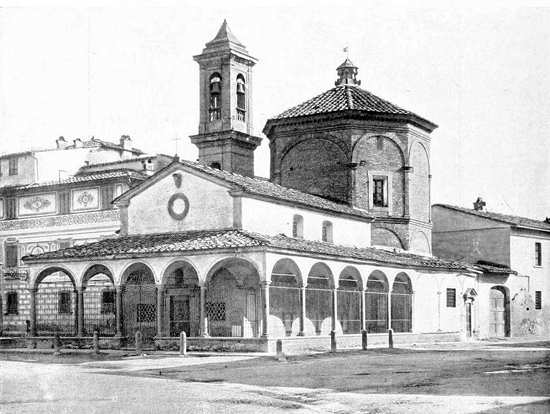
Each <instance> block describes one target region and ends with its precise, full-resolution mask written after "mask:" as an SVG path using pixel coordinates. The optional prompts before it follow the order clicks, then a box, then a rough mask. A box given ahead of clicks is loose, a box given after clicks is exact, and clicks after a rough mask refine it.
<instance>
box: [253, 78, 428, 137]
mask: <svg viewBox="0 0 550 414" xmlns="http://www.w3.org/2000/svg"><path fill="white" fill-rule="evenodd" d="M342 111H355V112H364V113H369V114H375V115H376V114H378V115H393V116H398V117H401V118H403V117H404V118H410V119H411V120H413V121H414V120H416V121H417V123H420V124H422V125H425V126H428V127H430V128H429V129H430V130H433V129H435V128H436V127H437V126H436V125H435V124H432V123H431V122H430V121H428V120H426V119H424V118H422V117H420V116H418V115H416V114H414V113H413V112H410V111H407V110H406V109H403V108H400V107H399V106H397V105H394V104H392V103H391V102H388V101H386V100H384V99H382V98H379V97H378V96H376V95H374V94H372V93H371V92H368V91H366V90H364V89H361V88H360V87H358V86H356V85H349V84H346V85H340V86H337V87H335V88H332V89H329V90H328V91H326V92H323V93H322V94H320V95H317V96H316V97H314V98H312V99H310V100H308V101H306V102H304V103H301V104H300V105H297V106H295V107H293V108H290V109H288V110H286V111H284V112H283V113H281V114H279V115H277V116H276V117H274V118H272V119H269V120H268V121H267V122H268V124H269V123H270V122H274V121H277V120H282V119H289V118H298V117H305V116H311V115H319V114H329V113H334V112H342ZM268 124H266V128H267V125H268ZM264 132H265V129H264Z"/></svg>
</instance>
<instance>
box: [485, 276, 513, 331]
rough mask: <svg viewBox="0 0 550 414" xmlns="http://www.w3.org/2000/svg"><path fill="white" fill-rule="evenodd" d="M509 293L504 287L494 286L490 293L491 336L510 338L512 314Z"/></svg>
mask: <svg viewBox="0 0 550 414" xmlns="http://www.w3.org/2000/svg"><path fill="white" fill-rule="evenodd" d="M509 306H510V305H509V299H508V292H507V290H506V288H505V287H503V286H493V287H492V288H491V290H490V291H489V336H490V337H494V338H502V337H505V336H510V312H509Z"/></svg>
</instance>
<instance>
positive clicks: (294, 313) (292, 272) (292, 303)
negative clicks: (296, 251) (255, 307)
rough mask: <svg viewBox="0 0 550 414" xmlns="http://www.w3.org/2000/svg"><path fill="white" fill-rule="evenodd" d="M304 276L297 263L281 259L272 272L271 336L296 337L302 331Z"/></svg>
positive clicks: (270, 289)
mask: <svg viewBox="0 0 550 414" xmlns="http://www.w3.org/2000/svg"><path fill="white" fill-rule="evenodd" d="M301 279H302V276H301V274H300V269H298V266H297V265H296V263H294V262H293V261H292V260H290V259H281V260H279V261H278V262H277V263H276V264H275V266H273V271H272V272H271V285H270V286H269V314H270V316H271V318H270V321H271V322H270V331H271V332H270V334H272V335H273V336H274V337H283V336H296V335H298V333H299V331H300V284H301Z"/></svg>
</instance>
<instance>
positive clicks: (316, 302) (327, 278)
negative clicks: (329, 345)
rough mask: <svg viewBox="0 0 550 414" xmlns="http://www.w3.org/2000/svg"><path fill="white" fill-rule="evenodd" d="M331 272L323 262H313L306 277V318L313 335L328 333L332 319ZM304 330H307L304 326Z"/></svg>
mask: <svg viewBox="0 0 550 414" xmlns="http://www.w3.org/2000/svg"><path fill="white" fill-rule="evenodd" d="M332 287H333V285H332V272H331V271H330V269H329V267H328V266H327V265H326V264H324V263H315V264H314V265H313V267H312V268H311V270H310V271H309V275H308V277H307V286H306V319H308V320H309V321H310V322H311V323H312V324H313V328H314V331H313V332H306V334H313V335H325V334H326V335H328V334H329V333H330V331H331V328H332V326H331V321H332V319H331V318H332V309H331V308H332ZM306 330H309V329H308V328H307V327H306Z"/></svg>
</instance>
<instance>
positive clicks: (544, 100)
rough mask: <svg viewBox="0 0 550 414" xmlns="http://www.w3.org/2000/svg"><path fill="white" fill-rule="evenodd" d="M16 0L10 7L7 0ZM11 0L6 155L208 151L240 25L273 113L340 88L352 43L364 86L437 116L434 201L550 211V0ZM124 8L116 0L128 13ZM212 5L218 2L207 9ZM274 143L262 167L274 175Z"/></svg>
mask: <svg viewBox="0 0 550 414" xmlns="http://www.w3.org/2000/svg"><path fill="white" fill-rule="evenodd" d="M0 1H2V0H0ZM79 4H80V6H79V7H78V8H75V7H73V6H72V5H73V2H71V1H57V2H51V1H50V2H47V4H46V5H44V3H43V2H39V1H28V2H24V1H4V2H3V7H2V8H0V51H1V53H0V117H1V118H0V152H13V151H18V150H24V149H28V148H29V147H47V146H51V145H53V144H54V140H55V139H56V138H57V137H58V136H59V135H63V136H65V137H66V138H68V139H73V138H75V137H83V138H85V137H89V136H95V137H97V138H101V139H109V140H118V137H120V135H122V134H129V135H131V136H132V138H133V140H134V146H136V147H138V148H141V149H143V150H145V151H149V152H153V153H157V152H163V153H168V154H173V153H174V152H175V145H176V141H175V140H174V139H175V138H181V140H180V141H179V144H178V145H179V153H180V155H182V156H183V157H184V158H188V159H196V156H197V152H196V150H195V148H194V147H193V146H192V145H191V143H190V142H189V139H188V136H189V135H193V134H195V133H197V128H198V105H199V101H198V96H199V93H198V83H197V80H198V65H197V64H196V63H195V62H194V61H193V60H192V56H193V55H195V54H198V53H200V52H201V50H202V48H203V47H204V43H206V42H207V41H209V40H211V39H212V38H213V37H214V35H215V34H216V32H217V30H218V28H219V26H220V25H221V23H222V21H223V19H224V18H227V19H228V22H229V26H230V28H231V30H232V31H233V33H234V34H235V35H236V36H237V37H238V38H239V39H240V40H241V41H242V42H243V43H244V44H245V45H246V46H247V48H248V50H249V52H250V53H251V54H252V55H253V56H254V57H257V58H258V59H259V63H258V65H256V67H255V79H254V92H253V94H254V109H253V110H254V119H255V129H256V133H257V134H261V130H262V128H263V126H264V125H265V121H266V119H268V118H269V117H270V116H274V115H276V114H278V113H280V112H282V111H283V110H285V109H287V108H289V107H291V106H294V105H296V104H298V103H301V102H303V101H304V100H306V99H309V98H311V97H313V96H315V95H317V94H319V93H321V92H323V91H325V90H327V89H329V88H331V87H332V86H333V85H334V80H335V79H336V71H335V68H336V67H337V66H338V65H339V64H340V63H341V62H342V61H343V59H344V57H345V56H344V54H343V52H342V48H343V47H344V46H349V49H350V53H349V56H350V58H351V60H352V61H353V62H354V63H355V64H356V65H357V66H359V78H360V79H361V80H362V87H364V88H365V89H367V90H369V91H371V92H374V93H376V94H377V95H379V96H380V97H382V98H385V99H387V100H389V101H391V102H393V103H395V104H397V105H399V106H402V107H404V108H406V109H409V110H411V111H414V112H416V113H418V114H419V115H421V116H423V117H426V118H428V119H429V120H431V121H433V122H435V123H437V124H438V125H439V129H437V130H436V131H435V132H434V133H433V134H432V151H431V162H432V174H433V180H432V201H433V202H446V203H452V204H457V205H463V206H467V207H471V203H472V202H473V201H474V199H475V198H476V197H477V196H478V195H480V196H482V197H484V198H485V200H486V201H487V206H488V209H489V210H492V211H500V212H503V213H511V214H519V215H525V216H530V217H535V218H544V217H546V216H550V145H549V128H548V126H549V123H550V98H549V97H550V40H549V39H550V1H537V2H521V3H520V2H514V3H512V2H502V1H501V2H489V3H487V2H486V3H484V5H483V7H480V6H479V5H476V3H475V2H457V3H456V4H457V5H459V6H458V7H455V6H453V4H452V3H450V2H443V1H438V2H436V1H428V2H416V3H414V4H415V7H411V6H410V5H409V4H408V2H404V1H403V2H401V1H393V2H388V1H366V0H363V1H355V2H350V1H331V2H329V1H316V2H305V1H304V2H298V1H278V2H275V1H242V2H236V1H213V0H210V1H208V2H185V1H175V0H174V1H134V2H123V1H118V2H117V1H88V2H85V3H84V5H82V4H83V3H82V2H80V3H79ZM113 4H114V6H113ZM206 5H207V6H208V7H207V6H206ZM268 152H269V147H268V142H267V139H265V140H264V142H263V144H262V146H261V147H260V148H259V149H258V150H257V151H256V174H258V175H264V176H267V175H268V174H269V154H268Z"/></svg>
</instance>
